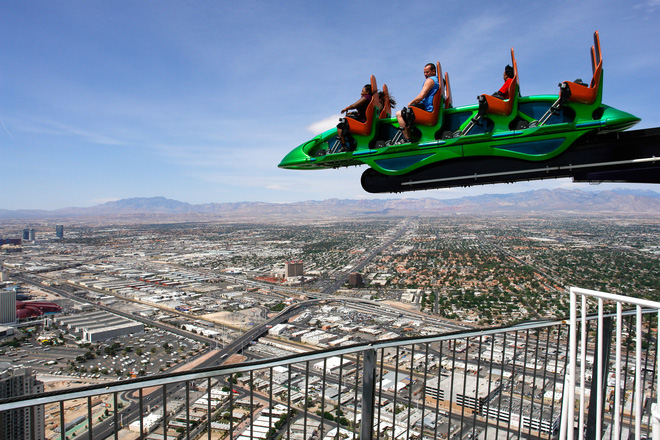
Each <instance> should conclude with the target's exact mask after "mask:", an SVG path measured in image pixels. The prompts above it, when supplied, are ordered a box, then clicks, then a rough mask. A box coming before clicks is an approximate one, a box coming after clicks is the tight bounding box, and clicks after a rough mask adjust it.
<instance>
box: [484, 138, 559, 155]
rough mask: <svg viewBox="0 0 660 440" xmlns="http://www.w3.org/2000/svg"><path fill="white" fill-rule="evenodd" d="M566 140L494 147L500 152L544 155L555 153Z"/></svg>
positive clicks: (556, 139) (548, 140) (549, 140)
mask: <svg viewBox="0 0 660 440" xmlns="http://www.w3.org/2000/svg"><path fill="white" fill-rule="evenodd" d="M564 140H565V138H555V139H547V140H543V141H531V142H518V143H515V144H506V145H494V146H493V148H496V149H498V150H506V151H515V152H517V153H523V154H531V155H542V154H548V153H552V152H553V151H555V150H556V149H557V148H559V147H560V146H561V144H562V143H563V142H564Z"/></svg>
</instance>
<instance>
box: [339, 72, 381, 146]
mask: <svg viewBox="0 0 660 440" xmlns="http://www.w3.org/2000/svg"><path fill="white" fill-rule="evenodd" d="M379 107H380V101H379V99H378V85H377V84H376V77H375V76H373V75H371V102H370V103H369V105H368V106H367V110H366V111H365V114H366V116H367V120H366V121H364V122H360V121H358V120H357V119H353V118H346V120H347V121H348V127H349V130H350V133H351V134H359V135H362V136H368V135H370V134H371V128H372V126H373V122H374V113H375V112H376V110H375V109H378V108H379Z"/></svg>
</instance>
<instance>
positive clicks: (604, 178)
mask: <svg viewBox="0 0 660 440" xmlns="http://www.w3.org/2000/svg"><path fill="white" fill-rule="evenodd" d="M564 177H571V178H573V181H574V182H593V183H601V182H630V183H660V127H655V128H649V129H642V130H634V131H625V132H616V133H607V134H598V135H596V134H594V135H590V136H586V137H583V138H581V139H580V140H578V141H577V142H576V143H574V144H573V145H572V146H571V147H570V148H569V149H568V150H567V151H565V152H564V153H562V154H560V155H559V156H557V157H554V158H552V159H550V160H545V161H539V162H530V161H524V160H519V159H511V158H503V157H474V158H461V159H454V160H448V161H445V162H442V163H440V164H439V165H438V164H435V165H434V166H429V167H426V168H420V169H418V170H415V171H413V172H412V173H409V174H405V175H402V176H387V175H384V174H380V173H378V172H376V171H374V170H373V169H371V168H369V169H367V170H366V171H365V172H364V173H363V174H362V187H363V188H364V190H365V191H367V192H370V193H385V192H393V193H397V192H404V191H418V190H424V189H436V188H453V187H465V186H472V185H487V184H495V183H512V182H519V181H529V180H543V179H557V178H564Z"/></svg>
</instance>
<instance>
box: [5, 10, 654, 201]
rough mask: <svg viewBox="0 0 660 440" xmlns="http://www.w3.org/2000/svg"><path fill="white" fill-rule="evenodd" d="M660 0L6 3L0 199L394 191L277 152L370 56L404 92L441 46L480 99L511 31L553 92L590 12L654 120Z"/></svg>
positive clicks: (637, 111)
mask: <svg viewBox="0 0 660 440" xmlns="http://www.w3.org/2000/svg"><path fill="white" fill-rule="evenodd" d="M118 5H120V7H117V6H118ZM659 6H660V4H659V3H658V2H657V1H656V0H652V1H645V2H642V1H640V2H637V3H634V4H622V3H619V2H606V3H602V2H598V3H597V2H595V1H588V2H583V3H580V4H570V5H569V4H561V3H559V4H543V5H540V4H520V5H516V6H515V7H511V5H504V4H503V5H493V4H491V3H487V2H478V4H476V5H474V6H473V7H470V8H465V7H462V6H461V5H460V4H458V3H456V4H434V5H427V4H424V3H422V2H412V3H409V4H407V5H406V7H405V8H403V9H401V8H400V7H398V6H395V5H394V3H380V2H379V3H376V2H372V1H368V2H360V3H351V4H349V3H339V4H333V5H325V4H313V5H309V4H307V3H305V2H294V3H289V4H287V5H286V7H282V6H280V5H271V4H269V3H267V2H247V3H243V4H240V5H239V4H235V5H232V6H231V7H226V6H224V5H220V4H217V5H216V4H211V3H209V4H201V5H195V6H191V5H181V4H178V3H172V2H160V3H158V5H157V6H154V5H152V4H134V3H130V2H125V3H120V4H117V3H112V4H109V3H108V4H106V3H95V4H85V5H80V4H65V3H56V4H43V3H36V2H21V3H5V4H2V5H0V11H1V12H2V14H0V16H2V19H1V20H2V24H3V26H0V35H2V36H3V37H4V41H7V42H8V44H7V49H6V50H5V51H3V55H1V57H2V58H1V59H2V60H3V66H4V69H3V72H2V73H3V81H2V83H1V85H0V90H1V91H2V94H3V100H2V101H1V102H0V123H1V124H2V127H1V128H0V150H2V153H3V159H4V160H5V163H8V164H11V166H9V167H6V168H5V179H6V180H7V182H9V185H10V187H11V188H12V191H5V192H3V195H2V196H1V197H0V207H2V208H4V209H57V208H61V207H69V206H83V207H84V206H93V205H96V204H99V203H103V202H105V201H111V200H119V199H125V198H131V197H153V196H161V195H162V196H164V197H167V198H170V199H176V200H182V201H185V202H187V203H192V204H200V203H226V202H238V201H262V202H287V203H288V202H296V201H303V200H323V199H329V198H341V199H375V198H397V197H399V195H397V194H393V195H381V196H373V195H370V194H367V193H365V192H364V191H363V190H362V188H361V187H360V183H359V176H360V173H361V172H362V171H363V170H364V168H350V169H342V170H332V171H319V172H309V173H308V172H295V171H289V170H281V169H278V168H277V163H279V161H280V159H281V158H282V157H283V156H284V155H285V154H286V153H287V152H289V151H290V150H291V149H292V148H293V147H295V146H296V145H299V144H300V143H302V142H304V141H306V140H308V139H309V138H311V137H312V136H313V135H314V134H317V133H319V132H321V131H323V130H324V129H326V128H328V127H331V126H333V125H334V124H335V123H336V120H337V118H338V117H339V110H340V109H341V108H343V107H345V106H346V105H347V104H350V103H352V102H354V101H355V100H356V99H357V95H358V94H359V90H360V88H361V87H362V85H363V84H364V83H366V82H367V80H368V78H369V75H371V74H374V75H375V76H376V78H377V80H378V82H379V83H380V84H382V83H387V84H388V86H389V89H390V91H391V93H392V94H393V96H395V97H396V98H397V100H398V102H399V105H398V106H397V107H398V108H401V107H402V106H403V105H404V104H406V103H407V102H408V101H409V100H410V99H411V98H412V97H413V96H415V95H416V94H417V92H418V91H419V87H420V86H421V83H422V80H423V76H422V72H421V70H422V67H423V65H424V64H425V63H427V62H433V61H440V62H441V63H442V66H443V69H444V70H445V71H447V72H449V74H450V77H451V84H452V91H453V97H454V102H455V103H456V105H467V104H473V103H475V102H476V100H475V96H476V95H477V94H479V93H484V92H486V93H490V92H492V91H494V90H496V89H497V88H499V86H500V85H501V71H502V68H503V66H504V65H505V64H507V63H508V62H509V61H510V59H509V49H510V48H511V47H513V48H515V50H516V57H517V60H518V67H519V71H520V77H521V91H522V93H523V94H524V95H531V94H556V93H557V86H556V85H557V83H558V82H559V81H563V80H567V79H568V80H573V79H575V78H578V77H579V78H583V79H586V78H588V77H589V75H590V74H591V68H590V63H589V47H590V45H591V44H592V34H593V32H594V31H595V30H598V31H599V32H600V36H601V44H602V50H603V57H604V72H605V79H604V84H605V85H604V102H605V103H606V104H608V105H612V106H615V107H616V108H620V109H622V110H624V111H628V112H630V113H632V114H634V115H636V116H638V117H641V118H642V122H641V123H640V124H638V126H637V127H636V128H648V127H654V126H657V125H659V121H660V117H659V116H660V115H659V113H660V111H659V110H658V109H657V106H656V105H655V102H654V97H655V96H657V95H658V88H659V87H660V85H658V84H657V81H655V73H656V72H658V70H659V69H660V59H659V58H658V57H657V56H654V55H655V54H657V53H658V52H659V51H658V49H659V47H658V46H659V45H660V43H659V41H660V38H659V37H660V31H659V30H658V29H657V27H656V26H655V23H656V21H657V15H658V13H659V11H658V7H659ZM395 10H396V13H393V12H394V11H395ZM366 17H368V18H366ZM438 23H441V26H440V25H439V24H438ZM374 28H375V29H376V31H374ZM429 29H435V30H436V32H429ZM429 35H435V36H434V37H433V36H429ZM558 187H570V188H580V189H584V190H588V189H589V187H588V184H573V183H571V182H570V181H569V180H568V179H560V180H550V181H540V182H531V183H530V182H524V183H517V184H515V185H491V186H483V187H473V188H457V189H450V190H434V191H422V192H416V193H411V194H410V195H409V196H408V197H412V198H423V197H433V198H441V199H442V198H457V197H462V196H467V195H476V194H485V193H504V192H521V191H528V190H531V189H540V188H548V189H552V188H558ZM608 188H646V189H651V190H656V189H655V187H654V186H651V185H632V184H628V185H614V184H611V185H608Z"/></svg>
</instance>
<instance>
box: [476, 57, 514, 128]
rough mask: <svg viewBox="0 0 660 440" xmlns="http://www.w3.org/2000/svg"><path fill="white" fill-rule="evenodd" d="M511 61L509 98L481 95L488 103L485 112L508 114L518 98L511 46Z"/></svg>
mask: <svg viewBox="0 0 660 440" xmlns="http://www.w3.org/2000/svg"><path fill="white" fill-rule="evenodd" d="M511 63H512V64H513V80H512V81H511V83H510V84H509V99H506V100H503V99H498V98H496V97H494V96H492V95H485V94H484V95H481V96H483V97H484V98H485V99H486V102H487V103H488V109H487V110H486V114H492V115H500V116H509V115H510V114H511V112H512V111H513V104H514V102H515V101H516V99H517V98H518V63H517V62H516V58H515V55H514V54H513V48H511Z"/></svg>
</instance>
